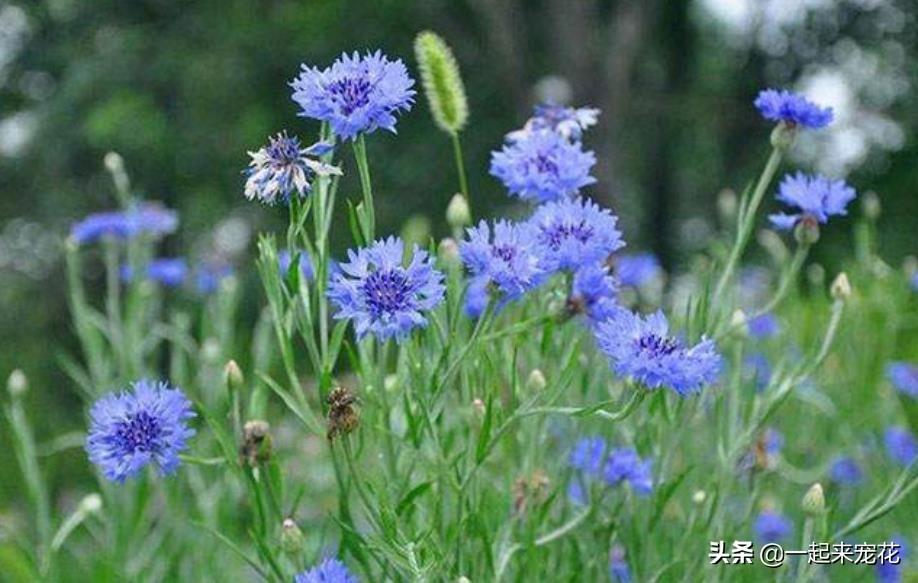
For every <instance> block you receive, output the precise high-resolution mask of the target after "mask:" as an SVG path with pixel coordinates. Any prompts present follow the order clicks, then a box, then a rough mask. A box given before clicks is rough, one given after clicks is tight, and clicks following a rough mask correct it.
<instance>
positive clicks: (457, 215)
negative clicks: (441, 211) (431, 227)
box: [446, 192, 472, 229]
mask: <svg viewBox="0 0 918 583" xmlns="http://www.w3.org/2000/svg"><path fill="white" fill-rule="evenodd" d="M446 223H447V224H448V225H449V226H450V227H452V228H453V229H461V228H462V227H465V226H467V225H470V224H471V223H472V213H471V211H470V210H469V203H468V201H467V200H465V197H464V196H462V194H461V193H458V192H457V193H456V194H454V195H453V198H452V199H450V201H449V205H447V207H446Z"/></svg>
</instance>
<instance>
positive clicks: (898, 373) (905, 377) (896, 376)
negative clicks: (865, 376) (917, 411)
mask: <svg viewBox="0 0 918 583" xmlns="http://www.w3.org/2000/svg"><path fill="white" fill-rule="evenodd" d="M886 378H888V379H889V382H891V383H892V385H893V386H894V387H895V388H896V390H897V391H899V392H900V393H902V394H903V395H908V396H909V397H911V398H913V399H918V365H914V364H912V363H910V362H891V363H889V364H888V365H886Z"/></svg>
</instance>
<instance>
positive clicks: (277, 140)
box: [243, 132, 341, 205]
mask: <svg viewBox="0 0 918 583" xmlns="http://www.w3.org/2000/svg"><path fill="white" fill-rule="evenodd" d="M331 148H332V146H331V144H328V143H325V142H318V143H315V144H313V145H312V146H309V147H308V148H303V147H302V146H301V145H300V140H299V138H297V137H295V136H294V137H290V136H288V135H287V132H281V133H279V134H277V135H276V136H273V137H271V138H269V139H268V144H267V145H266V146H263V147H262V148H261V149H259V150H257V151H255V152H249V156H250V157H251V158H252V160H251V162H249V167H248V168H247V169H246V170H245V171H244V172H243V174H245V175H246V181H245V197H246V198H247V199H249V200H255V199H258V200H260V201H261V202H263V203H265V204H269V205H271V204H274V203H277V202H281V203H287V202H289V201H290V197H291V195H293V194H296V195H297V196H300V197H303V196H306V195H307V194H308V193H309V191H310V190H311V188H312V187H311V180H312V178H313V177H314V176H317V175H318V176H328V175H332V174H337V175H340V174H341V170H340V169H339V168H337V167H336V166H332V165H330V164H326V163H324V162H322V161H320V160H316V159H314V157H315V156H321V155H322V154H325V153H327V152H328V151H330V150H331Z"/></svg>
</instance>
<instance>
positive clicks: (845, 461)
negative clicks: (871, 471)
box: [829, 456, 864, 486]
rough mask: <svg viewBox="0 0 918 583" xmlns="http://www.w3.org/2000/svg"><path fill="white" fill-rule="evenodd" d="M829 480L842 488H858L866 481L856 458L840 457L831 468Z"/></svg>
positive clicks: (833, 461) (833, 462)
mask: <svg viewBox="0 0 918 583" xmlns="http://www.w3.org/2000/svg"><path fill="white" fill-rule="evenodd" d="M829 478H830V479H831V480H832V481H833V482H835V483H836V484H838V485H840V486H857V485H858V484H860V483H861V482H862V481H863V480H864V473H863V472H862V471H861V467H860V466H859V465H858V463H857V461H855V459H854V458H852V457H850V456H839V457H836V458H835V459H834V460H832V464H831V465H830V466H829Z"/></svg>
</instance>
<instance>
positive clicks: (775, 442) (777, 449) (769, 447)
mask: <svg viewBox="0 0 918 583" xmlns="http://www.w3.org/2000/svg"><path fill="white" fill-rule="evenodd" d="M783 448H784V436H783V435H782V434H781V432H780V431H778V430H777V429H775V428H774V427H768V428H766V429H765V433H764V434H763V435H762V449H763V450H764V451H765V455H768V456H771V457H776V456H778V455H780V454H781V450H782V449H783Z"/></svg>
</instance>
